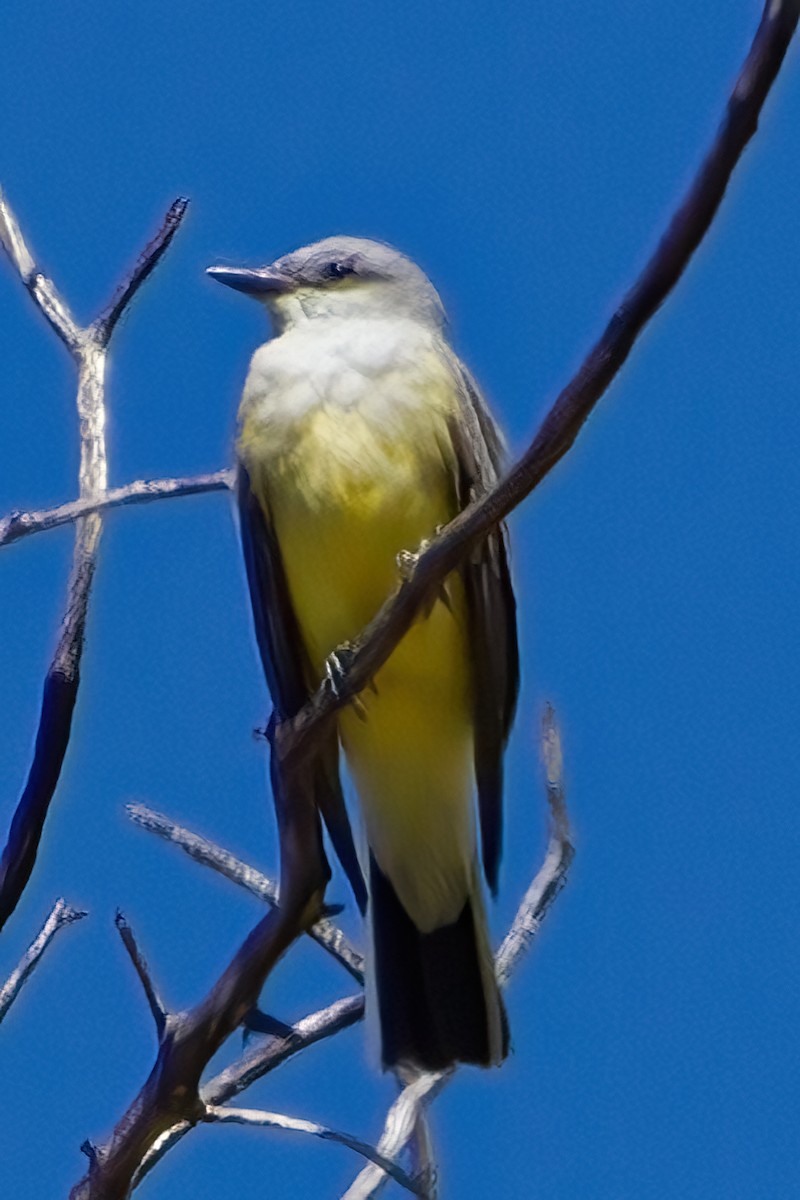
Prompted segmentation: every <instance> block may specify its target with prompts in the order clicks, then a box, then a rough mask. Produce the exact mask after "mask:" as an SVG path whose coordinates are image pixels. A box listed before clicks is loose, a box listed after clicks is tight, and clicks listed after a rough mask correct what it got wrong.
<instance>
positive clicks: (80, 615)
mask: <svg viewBox="0 0 800 1200" xmlns="http://www.w3.org/2000/svg"><path fill="white" fill-rule="evenodd" d="M186 203H187V202H186V201H185V200H182V199H181V200H176V201H175V203H174V204H173V205H172V207H171V208H170V210H169V212H168V213H167V216H166V218H165V221H164V224H163V225H162V227H161V229H160V230H159V232H158V233H157V234H156V236H155V238H154V239H153V241H152V242H151V243H150V245H149V246H148V247H147V249H146V251H145V252H144V254H143V255H142V256H141V257H140V259H139V261H138V263H137V265H136V267H135V268H134V270H133V272H132V273H131V274H130V276H129V277H128V278H127V279H126V281H125V283H124V284H123V285H122V286H121V288H120V289H119V292H118V294H117V296H116V297H115V299H114V301H112V303H111V305H110V306H109V308H108V309H107V310H106V312H105V314H104V315H103V316H101V317H100V318H99V319H98V321H96V322H95V323H94V325H90V326H89V327H88V328H86V329H81V328H80V327H79V326H78V325H77V323H76V322H75V320H74V318H73V316H72V314H71V313H70V311H69V308H68V307H67V305H66V304H65V302H64V300H63V299H62V298H61V296H60V295H59V293H58V291H57V290H56V287H55V285H54V284H53V282H52V281H51V280H50V279H48V278H47V277H46V276H45V275H44V274H43V272H41V271H40V270H38V268H37V266H36V261H35V259H34V257H33V254H32V253H31V251H30V250H29V248H28V246H27V245H26V243H25V239H24V237H23V236H22V232H21V230H20V227H19V224H18V222H17V219H16V217H15V216H14V214H13V212H12V211H11V208H10V206H9V204H8V202H7V200H6V199H5V196H3V194H2V192H0V243H1V244H2V246H3V249H4V250H5V252H6V254H7V255H8V257H9V259H10V260H11V263H12V265H13V266H14V267H15V268H16V270H17V273H18V274H19V276H20V278H21V280H22V282H23V284H24V285H25V287H26V288H27V289H28V292H29V293H30V295H31V297H32V298H33V300H34V302H35V303H36V305H37V307H38V308H39V310H40V311H41V312H42V314H43V315H44V317H45V318H46V320H47V321H48V322H49V324H50V326H51V327H52V328H53V329H54V330H55V332H56V334H57V335H58V337H59V338H60V339H61V341H62V342H63V343H64V345H65V346H66V347H67V349H68V350H69V351H70V353H71V355H72V357H73V358H74V359H75V362H76V364H77V367H78V391H77V397H76V403H77V410H78V418H79V426H80V446H81V457H80V468H79V472H78V484H79V492H80V497H79V499H80V501H82V502H83V503H86V502H87V501H92V500H94V499H96V498H97V497H98V496H99V495H102V494H104V493H105V491H106V487H107V483H108V468H107V462H106V440H105V424H106V410H105V368H106V355H107V352H108V346H109V342H110V339H111V335H112V333H113V331H114V328H115V327H116V324H117V321H118V320H119V317H120V316H121V314H122V312H123V310H124V309H125V307H126V305H128V304H129V303H130V301H131V300H132V298H133V296H134V295H135V293H136V291H137V289H138V288H139V286H140V285H141V283H142V282H143V281H144V279H145V278H146V277H147V275H149V274H150V272H151V271H152V270H153V268H154V267H155V265H156V263H157V262H158V261H159V259H160V258H161V256H162V255H163V254H164V252H165V250H166V249H167V247H168V246H169V243H170V242H171V241H172V238H173V236H174V234H175V231H176V230H177V228H178V225H179V224H180V221H181V219H182V217H183V214H184V212H185V210H186ZM12 526H13V522H12ZM101 532H102V519H101V517H100V514H99V512H98V511H96V510H93V511H89V512H88V514H87V515H81V516H80V518H79V520H78V523H77V527H76V532H75V549H74V552H73V559H72V571H71V574H70V580H69V584H68V587H67V602H66V606H65V612H64V619H63V622H62V625H61V632H60V634H59V639H58V645H57V646H56V651H55V654H54V655H53V660H52V662H51V664H50V668H49V670H48V672H47V676H46V678H45V682H44V694H43V697H42V708H41V715H40V717H39V728H38V731H37V734H36V743H35V747H34V752H33V761H32V763H31V767H30V771H29V773H28V779H27V782H26V784H25V788H24V789H23V792H22V795H21V797H20V800H19V803H18V804H17V808H16V811H15V813H14V816H13V818H12V821H11V828H10V831H9V834H8V841H7V843H6V847H5V849H4V851H3V854H2V858H0V929H2V927H3V925H4V924H5V922H6V920H7V919H8V917H9V916H10V915H11V913H12V912H13V911H14V909H15V908H16V906H17V903H18V901H19V898H20V896H21V895H22V892H23V890H24V888H25V885H26V884H27V882H28V879H29V878H30V874H31V871H32V870H33V865H34V862H35V861H36V853H37V850H38V848H39V841H40V839H41V836H42V830H43V828H44V823H45V820H46V818H47V813H48V810H49V808H50V802H51V800H52V798H53V795H54V794H55V790H56V786H57V784H58V780H59V777H60V774H61V766H62V764H63V761H64V756H65V754H66V752H67V745H68V744H69V736H70V730H71V727H72V714H73V712H74V709H75V702H76V699H77V695H78V684H79V682H80V664H81V656H82V654H83V641H84V634H85V630H86V614H87V609H88V605H89V595H90V593H91V588H92V580H93V578H94V572H95V566H96V563H97V551H98V547H99V544H100V535H101ZM5 535H6V537H8V527H7V528H6V530H5ZM17 536H19V533H17Z"/></svg>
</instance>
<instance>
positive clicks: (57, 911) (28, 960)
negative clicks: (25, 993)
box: [0, 900, 86, 1021]
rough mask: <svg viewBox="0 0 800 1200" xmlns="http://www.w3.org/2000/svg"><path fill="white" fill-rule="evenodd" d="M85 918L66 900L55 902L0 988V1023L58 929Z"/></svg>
mask: <svg viewBox="0 0 800 1200" xmlns="http://www.w3.org/2000/svg"><path fill="white" fill-rule="evenodd" d="M85 916H86V913H85V912H80V911H79V910H78V909H76V908H73V907H72V905H70V904H67V902H66V900H56V902H55V904H54V906H53V910H52V912H51V913H50V916H49V917H48V918H47V920H46V921H45V923H44V925H43V926H42V928H41V930H40V931H39V933H38V934H37V936H36V938H35V939H34V940H33V942H32V943H31V945H30V946H29V947H28V949H27V950H26V951H25V954H24V955H23V956H22V959H21V961H20V962H19V964H18V966H17V967H16V968H15V970H14V971H12V973H11V974H10V975H9V977H8V979H7V980H6V982H5V983H4V984H3V986H2V987H0V1021H2V1020H3V1017H4V1016H5V1015H6V1013H7V1012H8V1010H9V1009H10V1008H11V1005H12V1004H13V1003H14V1001H15V1000H16V998H17V996H18V995H19V993H20V991H21V990H22V987H23V985H24V983H25V981H26V979H27V978H28V976H29V975H30V973H31V972H32V971H33V970H34V968H35V967H36V966H37V964H38V962H39V959H40V958H41V957H42V955H43V954H44V952H45V950H46V949H47V947H48V946H49V945H50V943H51V941H52V940H53V938H54V937H55V936H56V934H57V933H58V931H59V929H63V928H64V926H65V925H72V924H73V922H74V921H80V920H82V919H83V917H85Z"/></svg>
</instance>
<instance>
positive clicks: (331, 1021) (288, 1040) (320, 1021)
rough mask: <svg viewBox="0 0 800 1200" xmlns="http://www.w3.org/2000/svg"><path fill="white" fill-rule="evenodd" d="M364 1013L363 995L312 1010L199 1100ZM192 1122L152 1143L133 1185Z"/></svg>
mask: <svg viewBox="0 0 800 1200" xmlns="http://www.w3.org/2000/svg"><path fill="white" fill-rule="evenodd" d="M363 1016H364V997H363V996H348V997H347V998H346V999H343V1000H336V1001H335V1002H334V1003H333V1004H329V1005H328V1006H327V1007H326V1008H321V1009H318V1010H317V1012H313V1013H310V1014H309V1015H308V1016H307V1017H303V1019H302V1020H300V1021H296V1022H295V1024H294V1025H293V1026H292V1032H291V1035H290V1036H288V1037H285V1038H278V1037H270V1038H265V1039H263V1040H262V1041H260V1042H257V1043H255V1044H254V1045H252V1046H250V1047H248V1049H247V1050H246V1052H245V1053H244V1054H243V1055H242V1056H241V1058H238V1059H237V1060H236V1062H234V1063H231V1064H230V1066H228V1067H225V1069H224V1070H223V1071H220V1073H219V1074H218V1075H215V1076H214V1077H213V1079H209V1080H208V1082H207V1083H204V1084H203V1086H202V1088H201V1089H200V1101H201V1103H202V1104H204V1105H208V1104H224V1103H225V1101H226V1100H232V1099H233V1097H234V1096H238V1095H240V1094H241V1093H242V1092H243V1091H245V1090H246V1089H247V1088H249V1087H250V1085H251V1084H253V1083H255V1082H256V1080H258V1079H262V1078H263V1077H264V1076H265V1075H267V1074H269V1072H270V1071H274V1070H275V1069H276V1068H277V1067H279V1066H281V1064H282V1063H285V1062H287V1061H288V1059H290V1058H293V1057H294V1056H295V1055H296V1054H299V1053H300V1052H301V1051H302V1050H306V1049H308V1047H309V1046H313V1045H314V1044H315V1043H316V1042H320V1041H323V1040H325V1039H326V1038H329V1037H333V1035H334V1034H336V1033H339V1032H340V1031H341V1030H342V1029H348V1028H349V1027H350V1026H351V1025H354V1024H356V1023H357V1022H358V1021H360V1020H361V1019H362V1018H363ZM191 1128H192V1126H191V1125H190V1124H189V1122H188V1121H182V1122H179V1123H178V1124H176V1125H173V1126H172V1127H171V1128H170V1129H168V1130H166V1132H165V1133H163V1134H162V1135H161V1137H160V1138H158V1139H157V1141H156V1142H154V1143H153V1145H152V1147H151V1148H150V1150H149V1151H148V1152H147V1154H146V1155H145V1156H144V1158H143V1160H142V1163H141V1165H140V1167H139V1169H138V1170H137V1172H136V1175H135V1176H134V1180H133V1188H136V1187H138V1185H139V1184H140V1183H141V1181H142V1180H143V1179H144V1177H145V1175H148V1174H149V1173H150V1171H152V1169H153V1167H154V1166H155V1165H156V1163H158V1162H160V1161H161V1159H162V1158H163V1157H164V1155H165V1154H166V1153H167V1151H168V1150H171V1149H172V1147H173V1146H174V1145H175V1144H176V1143H177V1142H179V1141H180V1140H181V1138H183V1137H185V1136H186V1134H187V1133H189V1131H190V1129H191Z"/></svg>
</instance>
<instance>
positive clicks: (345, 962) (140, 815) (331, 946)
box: [126, 804, 364, 983]
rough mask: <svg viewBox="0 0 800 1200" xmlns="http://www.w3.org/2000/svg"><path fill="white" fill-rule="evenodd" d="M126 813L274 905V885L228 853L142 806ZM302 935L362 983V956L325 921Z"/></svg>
mask: <svg viewBox="0 0 800 1200" xmlns="http://www.w3.org/2000/svg"><path fill="white" fill-rule="evenodd" d="M126 812H127V813H128V816H129V817H130V818H131V820H132V821H133V822H134V823H135V824H136V825H140V826H141V828H142V829H146V830H148V832H149V833H157V834H158V836H159V837H162V838H164V839H165V840H166V841H168V842H173V843H174V844H175V845H176V846H180V848H181V850H183V851H184V852H185V853H186V854H188V855H189V857H190V858H193V859H195V861H196V862H200V863H203V865H204V866H207V867H211V868H212V869H213V870H214V871H218V872H219V874H220V875H224V876H225V878H226V879H230V880H231V881H232V882H233V883H237V884H238V885H239V886H240V887H243V888H245V889H246V890H247V891H248V892H252V893H253V895H254V896H258V898H259V900H266V902H267V904H271V905H273V906H275V905H276V904H277V903H278V888H277V885H276V884H274V883H273V882H272V880H271V879H268V878H267V876H266V875H262V874H261V872H260V871H257V870H256V869H255V868H254V867H251V866H248V864H247V863H244V862H242V861H241V859H239V858H236V857H235V856H234V855H233V854H231V853H230V851H229V850H223V849H222V847H221V846H217V845H215V844H214V842H209V841H207V840H206V838H204V837H200V835H199V834H197V833H192V832H191V831H190V830H188V829H185V828H184V827H183V826H182V825H177V824H176V823H175V822H174V821H171V820H170V819H169V817H165V816H164V815H163V813H158V812H154V811H153V809H151V808H147V807H146V805H144V804H128V805H126ZM306 932H307V933H308V936H309V937H311V938H313V939H314V941H315V942H318V943H319V945H320V946H322V948H323V949H324V950H327V951H328V953H329V954H330V955H331V956H332V957H333V958H335V959H336V961H337V962H339V963H341V965H342V966H343V967H344V969H345V970H346V971H348V972H349V973H350V974H351V975H352V976H353V978H354V979H357V980H358V982H359V983H363V982H364V956H363V955H362V954H359V953H358V951H357V950H356V949H355V948H354V947H353V946H351V944H350V942H349V941H348V939H347V938H346V937H345V935H344V934H343V933H342V931H341V929H339V927H338V925H335V924H334V922H333V921H331V920H330V919H329V918H328V917H323V918H321V920H319V921H316V922H315V923H314V924H313V925H312V926H311V928H310V929H308V930H307V931H306Z"/></svg>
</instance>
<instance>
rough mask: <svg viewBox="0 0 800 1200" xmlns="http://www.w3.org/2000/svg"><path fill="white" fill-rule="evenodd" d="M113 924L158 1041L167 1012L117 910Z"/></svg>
mask: <svg viewBox="0 0 800 1200" xmlns="http://www.w3.org/2000/svg"><path fill="white" fill-rule="evenodd" d="M114 923H115V925H116V927H117V930H118V932H119V936H120V937H121V938H122V944H123V946H124V947H125V949H126V950H127V951H128V957H129V958H130V960H131V962H132V963H133V967H134V970H135V971H136V974H137V975H138V976H139V982H140V983H141V985H142V988H143V989H144V994H145V996H146V997H147V1003H148V1005H149V1006H150V1012H151V1013H152V1016H153V1020H154V1021H155V1024H156V1033H157V1034H158V1038H159V1041H160V1040H161V1038H162V1037H163V1036H164V1030H165V1029H166V1026H167V1010H166V1008H165V1007H164V1004H163V1002H162V1000H161V997H160V996H159V994H158V991H157V989H156V986H155V984H154V983H153V977H152V975H151V974H150V969H149V967H148V965H147V961H146V959H145V957H144V955H143V954H142V952H141V950H140V949H139V945H138V943H137V941H136V937H135V936H134V932H133V930H132V929H131V927H130V925H129V924H128V922H127V921H126V919H125V917H124V916H123V914H122V913H121V912H120V911H119V910H117V915H116V917H115V918H114Z"/></svg>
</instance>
